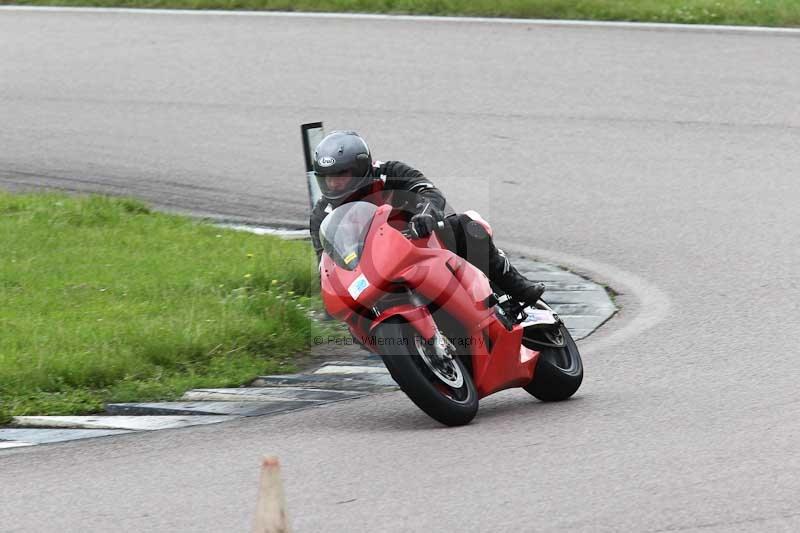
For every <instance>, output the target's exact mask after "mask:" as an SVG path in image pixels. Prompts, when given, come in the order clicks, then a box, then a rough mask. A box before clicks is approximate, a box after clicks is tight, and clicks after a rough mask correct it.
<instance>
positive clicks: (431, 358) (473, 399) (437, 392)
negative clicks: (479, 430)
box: [373, 319, 478, 426]
mask: <svg viewBox="0 0 800 533" xmlns="http://www.w3.org/2000/svg"><path fill="white" fill-rule="evenodd" d="M373 334H374V336H375V342H376V345H377V346H376V348H377V350H378V352H379V353H380V354H381V358H382V359H383V362H384V364H385V365H386V368H387V369H388V370H389V373H390V374H391V375H392V378H393V379H394V380H395V381H396V382H397V384H398V385H400V388H401V389H402V391H403V392H404V393H406V395H407V396H408V397H409V399H410V400H411V401H412V402H414V404H416V406H417V407H419V408H420V409H422V410H423V411H424V412H425V413H426V414H427V415H428V416H430V417H431V418H433V419H434V420H436V421H438V422H441V423H442V424H444V425H446V426H463V425H464V424H468V423H469V422H470V421H471V420H472V419H473V418H475V414H476V413H477V412H478V393H477V391H476V389H475V384H474V383H473V382H472V377H471V376H470V374H469V372H468V371H467V369H466V368H465V366H464V364H463V363H462V362H461V360H460V359H459V358H458V356H456V355H453V356H452V359H442V358H440V357H435V351H434V348H433V346H432V345H431V343H428V342H426V341H424V340H423V339H421V338H420V336H419V334H418V333H417V332H416V331H415V330H414V329H413V328H412V327H411V326H409V325H408V324H407V323H406V322H403V321H401V320H392V319H390V320H387V321H386V322H383V323H381V324H380V325H378V327H376V328H375V330H374V331H373Z"/></svg>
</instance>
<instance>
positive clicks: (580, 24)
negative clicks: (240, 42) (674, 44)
mask: <svg viewBox="0 0 800 533" xmlns="http://www.w3.org/2000/svg"><path fill="white" fill-rule="evenodd" d="M0 11H43V12H56V13H59V12H64V13H116V14H134V15H194V16H225V17H276V18H277V17H286V18H322V19H344V20H391V21H398V20H402V21H410V22H450V23H478V24H515V25H520V24H521V25H528V26H552V27H577V28H613V29H625V30H656V31H685V32H710V33H738V34H742V33H745V34H772V35H785V36H791V37H800V28H768V27H763V26H722V25H720V26H715V25H713V24H667V23H656V22H604V21H593V20H549V19H512V18H489V17H456V16H452V17H434V16H425V15H419V16H418V15H380V14H366V13H310V12H309V13H299V12H284V11H224V10H202V9H131V8H105V7H54V6H42V7H39V6H0Z"/></svg>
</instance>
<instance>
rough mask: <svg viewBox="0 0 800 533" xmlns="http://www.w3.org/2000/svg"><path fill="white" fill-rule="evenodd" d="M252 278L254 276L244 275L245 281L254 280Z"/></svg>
mask: <svg viewBox="0 0 800 533" xmlns="http://www.w3.org/2000/svg"><path fill="white" fill-rule="evenodd" d="M252 277H253V276H252V275H251V274H245V275H244V279H250V278H252Z"/></svg>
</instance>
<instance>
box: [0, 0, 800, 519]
mask: <svg viewBox="0 0 800 533" xmlns="http://www.w3.org/2000/svg"><path fill="white" fill-rule="evenodd" d="M0 113H1V114H0V187H3V188H10V189H13V190H21V189H25V188H29V187H31V186H48V187H55V188H60V189H66V190H73V191H102V192H110V193H125V194H132V195H136V196H139V197H142V198H145V199H147V200H149V201H151V202H153V203H154V205H156V206H159V207H162V208H165V209H171V210H176V211H181V212H189V213H194V214H201V215H206V216H213V217H216V218H220V219H236V220H245V221H249V222H254V223H274V224H279V225H284V226H301V225H303V224H304V222H305V218H306V216H307V203H306V192H305V183H304V181H303V178H302V177H303V160H302V156H301V152H300V135H299V125H300V124H301V123H303V122H310V121H315V120H323V121H324V122H325V124H326V126H328V127H329V128H332V127H340V128H345V127H346V128H356V129H358V130H359V131H361V132H362V133H363V134H364V135H365V136H366V138H367V139H368V140H369V141H370V142H371V145H372V148H373V152H374V154H375V155H376V157H378V158H381V159H400V160H403V161H406V162H408V163H409V164H412V165H415V166H417V167H418V168H420V169H422V170H423V171H424V172H425V173H426V174H427V175H429V176H430V177H431V178H433V179H434V180H435V182H436V183H437V184H438V185H439V186H440V187H441V188H442V189H443V191H444V192H445V193H446V194H447V196H448V199H449V200H450V202H451V204H453V205H454V206H455V207H456V209H460V210H465V209H469V208H472V209H477V210H478V211H480V212H481V213H482V214H483V215H484V216H485V217H486V218H487V219H488V220H489V221H490V222H491V223H492V224H493V226H494V228H495V234H496V236H497V238H498V239H499V240H501V241H503V242H504V243H508V244H511V245H514V246H516V247H518V248H528V249H535V251H536V252H537V253H538V254H539V256H540V257H541V258H543V259H545V260H551V261H555V262H559V263H563V264H568V265H571V266H574V267H576V268H577V269H578V270H580V271H583V272H588V273H591V274H592V275H593V276H594V277H595V279H598V280H599V281H603V282H606V283H609V284H610V285H612V286H613V287H614V288H616V289H617V290H619V291H620V292H622V293H623V294H622V296H621V297H620V300H619V301H620V303H621V304H622V305H623V306H624V307H623V311H622V312H621V313H620V314H619V315H618V316H617V317H616V318H614V319H613V320H612V321H611V322H610V323H609V324H607V325H606V326H605V327H604V328H603V329H602V330H601V331H600V332H598V333H596V334H595V335H593V336H592V337H590V338H589V339H587V340H586V341H585V342H583V343H581V350H582V353H583V356H584V362H585V366H586V379H585V381H584V385H583V387H582V389H581V390H580V391H579V393H578V395H577V396H576V397H575V399H574V400H572V401H568V402H565V403H562V404H547V405H546V404H542V403H539V402H536V401H534V400H533V399H532V398H530V397H529V396H528V395H527V394H525V393H524V392H522V391H507V392H504V393H501V394H498V395H496V396H493V397H490V398H487V399H486V400H485V401H483V402H482V404H481V410H480V412H479V414H478V417H477V418H476V419H475V421H474V422H473V423H472V424H471V425H469V426H467V427H462V428H458V429H446V428H443V427H440V426H438V425H437V424H436V423H435V422H433V421H431V420H430V419H428V418H427V417H426V416H425V415H424V414H422V413H421V412H420V411H419V410H417V409H416V408H415V407H414V406H413V405H412V404H411V403H410V402H409V401H408V400H407V399H406V398H405V397H404V396H403V395H402V394H400V393H392V394H385V395H380V396H374V397H371V398H368V399H363V400H355V401H350V402H343V403H338V404H332V405H329V406H327V407H323V408H316V409H309V410H305V411H301V412H297V413H292V414H287V415H282V416H275V417H269V418H253V419H244V420H240V421H234V422H231V423H227V424H222V425H215V426H207V427H193V428H189V429H182V430H173V431H161V432H157V433H150V434H135V435H129V436H120V437H109V438H101V439H93V440H87V441H79V442H73V443H65V444H58V445H48V446H38V447H32V448H29V449H25V448H20V449H17V450H9V451H5V452H3V454H2V455H0V501H2V507H0V530H2V531H45V530H46V531H110V530H116V531H163V532H174V531H209V532H218V531H242V530H246V529H247V528H248V527H249V526H250V523H251V519H252V516H253V513H254V511H255V498H256V490H257V482H258V465H259V460H260V457H261V455H262V454H265V453H275V454H277V455H278V456H279V457H280V458H281V461H282V464H283V467H284V478H285V484H286V491H287V498H288V505H289V513H290V515H291V518H292V520H293V525H294V528H295V529H296V530H297V531H332V532H343V531H348V532H362V531H363V532H374V531H480V532H483V531H547V532H549V531H561V530H564V531H567V530H568V531H586V532H598V531H648V532H655V531H681V532H684V531H701V532H704V533H709V532H728V531H757V532H769V531H797V530H800V503H799V502H798V498H797V495H798V493H800V454H798V453H797V447H798V442H800V399H798V377H800V353H798V347H797V342H796V339H798V338H800V320H798V316H799V314H798V311H799V309H798V301H800V276H799V275H798V269H799V268H800V230H799V229H798V228H800V207H799V206H800V180H798V168H800V36H799V35H798V34H790V33H787V34H770V33H747V34H741V33H726V32H723V33H715V32H707V31H679V30H669V29H662V30H641V29H622V28H608V27H601V26H598V27H568V26H566V27H557V26H540V25H536V24H502V23H479V22H436V21H417V22H415V21H410V20H379V19H375V20H366V19H348V18H317V17H283V16H281V17H274V16H227V15H186V14H184V15H178V14H158V15H156V14H147V13H143V14H126V13H118V14H111V13H101V12H84V13H76V12H51V11H40V12H34V11H5V10H0Z"/></svg>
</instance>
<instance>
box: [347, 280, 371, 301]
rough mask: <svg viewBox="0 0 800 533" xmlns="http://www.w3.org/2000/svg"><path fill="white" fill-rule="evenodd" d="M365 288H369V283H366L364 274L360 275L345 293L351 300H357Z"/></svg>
mask: <svg viewBox="0 0 800 533" xmlns="http://www.w3.org/2000/svg"><path fill="white" fill-rule="evenodd" d="M367 287H369V281H367V277H366V276H364V274H361V275H360V276H358V277H357V278H356V279H355V281H353V283H351V284H350V287H348V288H347V292H349V293H350V296H351V297H352V298H353V300H358V297H359V296H361V293H362V292H364V289H366V288H367Z"/></svg>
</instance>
